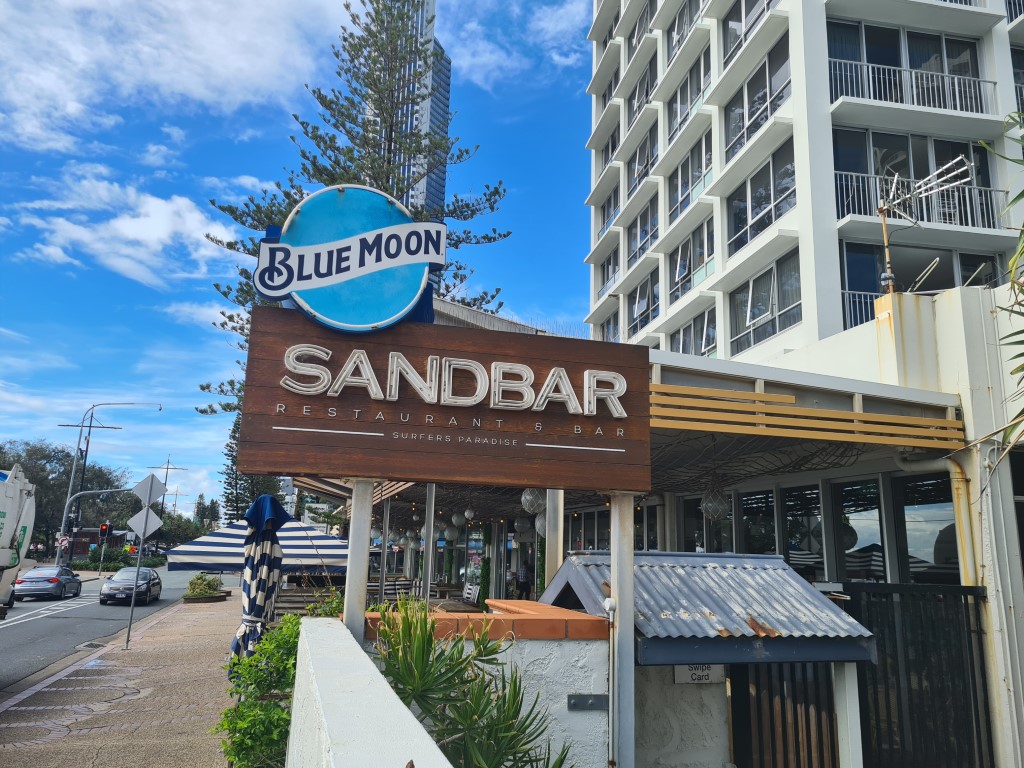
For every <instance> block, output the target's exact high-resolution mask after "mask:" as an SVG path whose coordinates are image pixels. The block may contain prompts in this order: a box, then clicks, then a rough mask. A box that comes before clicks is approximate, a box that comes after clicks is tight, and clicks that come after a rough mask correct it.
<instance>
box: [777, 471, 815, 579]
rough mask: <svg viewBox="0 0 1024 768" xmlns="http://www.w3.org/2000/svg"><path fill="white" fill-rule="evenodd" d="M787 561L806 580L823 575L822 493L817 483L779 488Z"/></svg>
mask: <svg viewBox="0 0 1024 768" xmlns="http://www.w3.org/2000/svg"><path fill="white" fill-rule="evenodd" d="M782 512H783V515H784V516H785V525H786V533H785V540H784V545H785V549H784V551H783V555H785V557H786V562H788V563H789V564H790V566H792V568H793V569H794V570H795V571H796V572H797V573H799V574H800V575H801V576H803V577H804V578H805V579H807V580H808V581H823V580H824V579H825V557H824V554H823V553H824V544H823V543H822V533H821V494H820V492H819V491H818V486H816V485H805V486H801V487H799V488H784V489H783V490H782Z"/></svg>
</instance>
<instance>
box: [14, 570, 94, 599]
mask: <svg viewBox="0 0 1024 768" xmlns="http://www.w3.org/2000/svg"><path fill="white" fill-rule="evenodd" d="M80 594H82V580H81V579H79V578H78V574H77V573H75V572H74V571H72V570H71V569H70V568H65V567H64V566H63V565H41V566H39V567H38V568H33V569H32V570H31V571H26V572H25V573H23V574H21V576H19V577H18V578H17V579H15V580H14V599H15V600H18V601H21V600H24V599H25V598H26V597H56V598H57V599H61V598H64V597H78V596H79V595H80Z"/></svg>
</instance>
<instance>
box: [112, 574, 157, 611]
mask: <svg viewBox="0 0 1024 768" xmlns="http://www.w3.org/2000/svg"><path fill="white" fill-rule="evenodd" d="M135 572H136V569H135V568H122V569H121V570H119V571H118V572H117V573H115V574H113V575H112V576H107V580H106V582H105V583H104V584H103V586H102V587H100V605H106V604H107V603H110V602H114V601H119V600H124V601H127V602H130V601H131V599H132V593H133V592H135V593H136V598H135V602H137V603H138V602H140V601H141V602H142V603H143V604H145V605H149V601H150V600H159V599H160V593H161V592H163V582H162V581H160V574H158V573H157V572H156V571H154V570H153V569H151V568H142V569H140V570H139V572H138V574H139V580H138V582H136V581H135Z"/></svg>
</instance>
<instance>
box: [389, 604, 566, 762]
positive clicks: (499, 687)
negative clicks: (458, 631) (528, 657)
mask: <svg viewBox="0 0 1024 768" xmlns="http://www.w3.org/2000/svg"><path fill="white" fill-rule="evenodd" d="M434 624H435V622H434V620H433V618H431V616H430V613H429V611H428V610H427V606H426V604H424V603H423V602H421V601H416V600H407V599H402V600H399V601H398V603H397V606H396V608H395V610H393V611H387V612H383V613H381V617H380V624H379V625H378V627H377V646H376V648H377V653H378V654H379V656H380V659H381V672H382V674H383V675H384V677H386V678H387V680H388V682H390V683H391V687H392V688H393V689H394V691H395V693H396V694H398V698H400V699H401V700H402V701H403V703H405V705H406V706H407V707H409V709H410V710H411V711H412V712H414V713H416V716H417V718H418V719H419V720H420V722H421V723H422V724H423V727H424V728H426V729H427V732H428V733H430V735H431V736H432V737H433V738H434V740H435V741H436V742H437V745H438V746H439V747H440V748H441V751H442V752H444V754H445V757H447V758H448V760H450V761H451V763H452V765H454V766H456V768H527V767H528V766H529V767H530V768H542V767H550V768H560V767H561V766H563V765H565V761H566V760H567V758H568V753H569V747H568V745H565V746H563V747H562V749H561V750H560V751H559V753H558V754H557V755H555V756H554V757H552V755H551V745H550V743H548V742H547V740H546V738H545V736H546V733H547V728H548V722H549V716H548V714H547V712H546V711H544V710H543V709H542V708H541V707H540V704H539V695H537V696H534V698H533V702H532V703H527V701H526V692H525V690H524V688H523V681H522V676H521V675H520V673H519V671H518V670H517V669H516V668H515V667H514V666H511V665H506V664H504V663H503V662H502V661H500V659H499V658H498V656H499V654H500V653H501V652H502V651H504V650H505V647H506V646H505V644H504V643H503V642H502V641H500V640H493V641H492V640H491V639H490V638H489V636H488V630H487V627H486V625H485V626H484V628H483V629H482V630H481V631H480V633H479V634H477V635H476V636H474V637H472V638H470V639H471V640H472V643H470V644H467V643H466V638H465V637H464V636H462V635H459V636H457V637H454V638H449V639H447V640H437V639H435V637H434Z"/></svg>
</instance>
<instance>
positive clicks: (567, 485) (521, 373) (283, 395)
mask: <svg viewBox="0 0 1024 768" xmlns="http://www.w3.org/2000/svg"><path fill="white" fill-rule="evenodd" d="M648 382H649V378H648V349H647V347H642V346H633V345H626V344H611V343H606V342H598V341H581V340H578V339H566V338H560V337H554V336H539V335H531V334H518V333H504V332H500V331H487V330H481V329H473V328H456V327H450V326H441V325H430V324H420V323H405V324H400V325H396V326H393V327H391V328H388V329H385V330H383V331H378V332H375V333H367V334H341V333H337V332H334V331H331V330H328V329H326V328H323V327H321V326H319V325H316V324H315V323H313V322H311V321H310V320H308V319H306V318H305V317H304V316H302V315H301V314H300V313H299V312H297V311H295V310H288V309H276V308H269V307H256V308H255V309H254V310H253V314H252V327H251V332H250V336H249V361H248V365H247V367H246V381H245V400H244V404H243V412H242V427H241V434H240V439H239V445H238V468H239V470H240V471H241V472H243V473H246V474H274V475H290V476H319V477H334V478H352V477H366V478H374V479H388V480H404V481H410V482H439V483H465V484H475V485H499V486H513V487H520V488H523V487H539V488H564V489H577V490H603V491H609V490H621V491H638V492H645V491H649V490H650V488H651V458H650V402H649V383H648Z"/></svg>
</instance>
